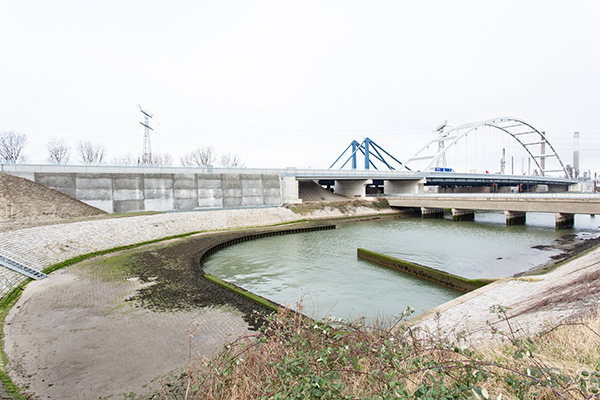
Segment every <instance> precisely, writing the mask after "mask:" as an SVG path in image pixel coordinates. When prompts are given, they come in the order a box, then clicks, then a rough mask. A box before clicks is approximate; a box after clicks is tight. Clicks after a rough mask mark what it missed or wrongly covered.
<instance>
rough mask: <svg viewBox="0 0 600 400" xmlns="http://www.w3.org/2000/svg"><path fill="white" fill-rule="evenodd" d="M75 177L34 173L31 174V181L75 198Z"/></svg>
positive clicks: (71, 175)
mask: <svg viewBox="0 0 600 400" xmlns="http://www.w3.org/2000/svg"><path fill="white" fill-rule="evenodd" d="M75 175H76V174H51V173H50V174H49V173H39V172H36V173H34V174H33V181H34V182H36V183H39V184H40V185H42V186H46V187H49V188H52V189H54V190H58V191H59V192H61V193H63V194H66V195H67V196H70V197H73V198H75V197H76V196H77V193H76V192H75V189H76V187H77V186H76V181H75Z"/></svg>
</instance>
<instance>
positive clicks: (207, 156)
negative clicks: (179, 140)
mask: <svg viewBox="0 0 600 400" xmlns="http://www.w3.org/2000/svg"><path fill="white" fill-rule="evenodd" d="M179 161H180V162H181V165H183V166H185V167H192V166H197V165H213V164H216V163H218V164H219V165H221V166H223V167H226V168H233V167H240V168H241V167H244V164H243V163H242V159H241V157H240V155H239V154H233V153H225V154H221V155H220V156H219V155H218V154H217V153H216V152H215V148H214V147H213V146H204V147H198V148H197V149H195V150H192V151H190V152H188V153H185V154H184V155H183V156H182V157H180V158H179Z"/></svg>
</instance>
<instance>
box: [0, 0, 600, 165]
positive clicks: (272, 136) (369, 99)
mask: <svg viewBox="0 0 600 400" xmlns="http://www.w3.org/2000/svg"><path fill="white" fill-rule="evenodd" d="M599 19H600V2H598V1H577V0H575V1H570V2H568V3H567V2H559V1H494V2H492V1H352V0H343V1H310V0H303V1H249V0H243V1H227V0H225V1H210V2H209V1H197V2H191V1H177V0H175V1H173V0H172V1H169V2H167V1H125V0H123V1H80V0H79V1H64V0H55V1H42V0H36V1H29V0H19V1H13V0H2V1H1V2H0V54H1V59H2V62H1V63H0V130H16V131H18V132H21V133H24V134H26V135H27V136H28V138H29V143H28V145H27V147H26V149H25V153H26V154H27V155H28V156H29V162H31V163H40V162H43V161H44V160H45V159H46V157H47V152H46V143H47V141H48V139H49V138H50V137H56V138H59V139H61V138H62V139H64V140H65V141H66V142H67V143H69V144H70V145H71V146H72V147H74V146H75V144H76V143H77V141H78V140H92V141H95V142H100V143H102V144H103V145H105V146H106V148H107V150H108V159H109V160H110V159H111V158H112V157H114V156H117V155H121V154H125V153H135V154H138V153H140V152H141V150H142V142H143V128H142V126H141V125H140V124H139V122H140V121H142V115H141V113H140V112H139V109H138V104H140V105H141V106H142V107H143V108H144V109H146V110H148V111H149V112H150V113H152V114H154V122H153V125H152V126H153V127H154V128H155V130H156V132H157V134H153V136H152V147H153V150H155V151H158V150H159V149H160V151H161V152H165V151H168V152H169V153H171V154H172V155H173V157H174V159H175V161H176V162H177V163H178V160H179V156H180V155H182V154H183V153H184V152H186V151H189V150H192V149H194V148H196V147H198V146H203V145H213V146H214V147H215V148H216V150H217V151H219V152H228V151H231V152H234V153H239V154H240V155H241V156H242V158H243V160H244V161H245V164H246V166H247V167H287V166H293V167H298V168H303V167H311V168H327V167H329V165H330V164H331V163H332V162H333V161H334V160H335V158H336V157H337V156H338V155H339V154H340V153H341V152H342V151H343V150H344V148H346V146H347V145H348V144H349V143H350V142H351V141H352V140H354V139H356V140H357V141H362V139H364V138H365V137H367V136H368V137H370V138H371V139H373V140H374V141H375V142H377V143H379V144H380V145H382V146H383V147H384V148H385V149H386V150H388V151H389V152H391V153H392V154H393V155H394V156H396V157H397V158H399V159H400V160H403V159H407V158H408V157H409V156H410V155H411V154H412V153H413V152H414V151H416V150H417V149H418V147H420V145H421V144H424V143H425V142H426V141H427V140H429V139H430V138H431V137H432V135H433V134H432V131H434V130H435V128H436V127H437V126H438V125H439V124H440V123H441V122H443V121H444V120H448V124H450V125H455V126H456V125H461V124H464V123H468V122H473V121H478V120H484V119H488V118H493V117H499V116H513V117H518V118H521V119H524V120H525V121H528V122H530V123H531V124H533V125H534V126H535V127H536V128H538V129H539V130H541V131H545V132H546V134H547V136H548V138H549V140H550V142H551V143H552V144H553V145H554V146H555V147H556V149H557V151H558V152H559V154H560V155H561V156H562V157H563V159H565V163H570V162H571V161H572V158H571V152H572V135H573V132H574V131H579V132H580V133H581V146H582V149H581V168H582V169H584V170H587V169H591V170H592V172H595V171H597V172H600V127H599V126H598V118H597V117H598V111H599V106H600V101H599V100H600V74H599V71H600V52H599V51H598V41H599V39H600V24H599V23H598V20H599ZM71 159H72V161H73V162H76V157H75V155H72V157H71Z"/></svg>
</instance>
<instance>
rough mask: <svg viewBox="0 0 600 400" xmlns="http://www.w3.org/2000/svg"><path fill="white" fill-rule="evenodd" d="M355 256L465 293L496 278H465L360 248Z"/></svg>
mask: <svg viewBox="0 0 600 400" xmlns="http://www.w3.org/2000/svg"><path fill="white" fill-rule="evenodd" d="M357 257H358V258H360V259H363V260H367V261H371V262H374V263H376V264H379V265H382V266H384V267H388V268H393V269H396V270H398V271H402V272H405V273H407V274H410V275H413V276H416V277H418V278H422V279H426V280H428V281H431V282H435V283H438V284H440V285H443V286H446V287H449V288H451V289H455V290H458V291H461V292H465V293H467V292H471V291H473V290H475V289H479V288H480V287H483V286H485V285H487V284H489V283H492V282H495V281H496V280H497V279H467V278H463V277H462V276H458V275H454V274H450V273H448V272H444V271H440V270H438V269H435V268H430V267H426V266H424V265H420V264H416V263H412V262H410V261H404V260H401V259H399V258H395V257H390V256H386V255H385V254H381V253H377V252H374V251H371V250H367V249H361V248H359V249H358V250H357Z"/></svg>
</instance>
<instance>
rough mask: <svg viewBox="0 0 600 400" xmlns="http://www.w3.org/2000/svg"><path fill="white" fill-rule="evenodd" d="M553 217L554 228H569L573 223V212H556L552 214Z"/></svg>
mask: <svg viewBox="0 0 600 400" xmlns="http://www.w3.org/2000/svg"><path fill="white" fill-rule="evenodd" d="M554 218H555V220H556V229H570V228H572V227H573V225H574V224H575V215H574V214H563V213H556V214H554Z"/></svg>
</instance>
